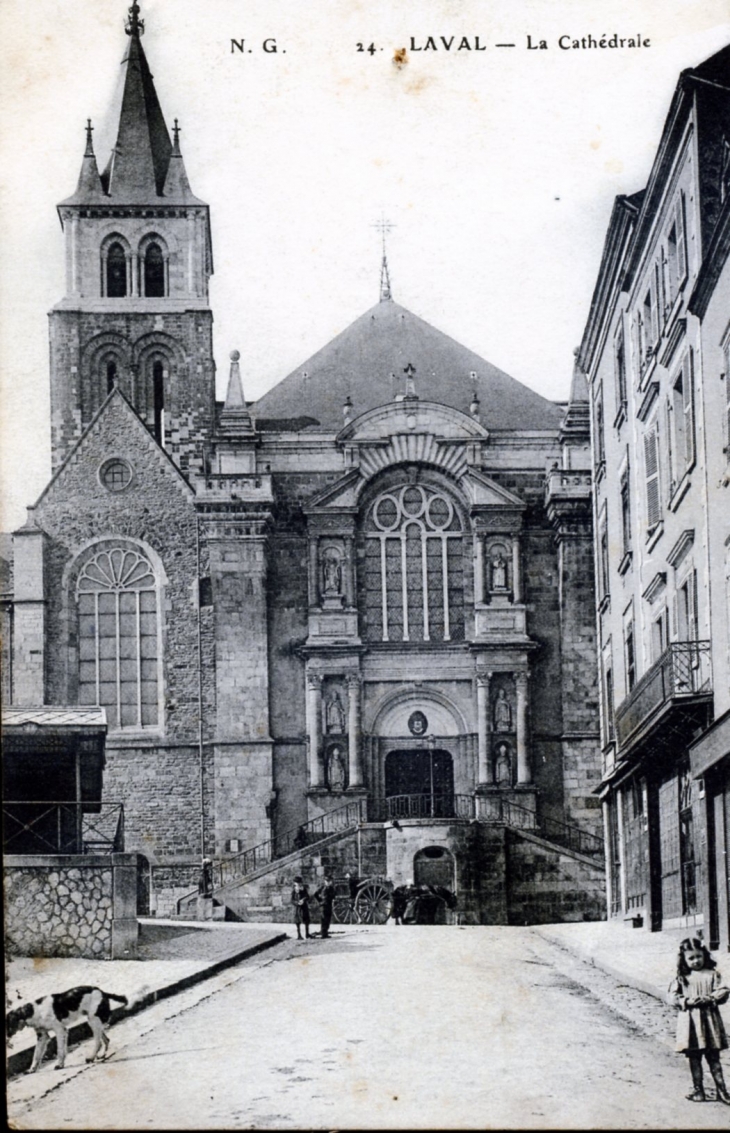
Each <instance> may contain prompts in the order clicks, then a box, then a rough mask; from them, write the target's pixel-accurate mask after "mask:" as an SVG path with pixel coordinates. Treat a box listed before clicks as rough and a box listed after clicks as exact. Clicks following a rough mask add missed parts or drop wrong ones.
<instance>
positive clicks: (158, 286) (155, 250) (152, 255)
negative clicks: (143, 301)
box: [144, 244, 165, 299]
mask: <svg viewBox="0 0 730 1133" xmlns="http://www.w3.org/2000/svg"><path fill="white" fill-rule="evenodd" d="M144 293H145V295H146V296H147V298H149V299H160V298H162V296H164V294H165V260H164V257H163V255H162V249H161V248H160V245H159V244H149V245H148V246H147V251H146V252H145V256H144Z"/></svg>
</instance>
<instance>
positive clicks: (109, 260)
mask: <svg viewBox="0 0 730 1133" xmlns="http://www.w3.org/2000/svg"><path fill="white" fill-rule="evenodd" d="M106 293H107V297H108V298H109V299H121V298H123V297H124V296H125V295H126V294H127V257H126V255H125V253H124V248H123V247H122V245H121V244H118V243H116V242H115V243H114V244H112V245H111V246H110V248H109V251H108V252H107V256H106Z"/></svg>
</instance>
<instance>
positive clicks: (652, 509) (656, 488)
mask: <svg viewBox="0 0 730 1133" xmlns="http://www.w3.org/2000/svg"><path fill="white" fill-rule="evenodd" d="M644 469H645V472H646V526H647V529H648V530H649V531H653V530H654V528H655V527H656V525H657V524H658V523H659V521H660V519H661V517H662V505H661V494H660V483H659V424H658V422H655V423H654V424H653V425H652V426H651V428H650V429H649V430H648V432H646V433H645V434H644Z"/></svg>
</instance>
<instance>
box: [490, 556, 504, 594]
mask: <svg viewBox="0 0 730 1133" xmlns="http://www.w3.org/2000/svg"><path fill="white" fill-rule="evenodd" d="M506 589H507V560H506V559H505V557H504V555H503V554H502V552H501V551H497V554H496V555H495V556H494V558H493V559H492V590H506Z"/></svg>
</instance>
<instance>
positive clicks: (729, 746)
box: [689, 711, 730, 779]
mask: <svg viewBox="0 0 730 1133" xmlns="http://www.w3.org/2000/svg"><path fill="white" fill-rule="evenodd" d="M689 754H690V760H691V764H692V774H693V776H694V777H695V779H699V778H700V777H701V776H702V775H706V774H707V772H708V771H709V770H710V768H711V767H714V766H715V764H716V763H719V762H720V760H722V759H726V758H728V757H729V756H730V711H728V712H726V713H725V714H724V715H723V716H720V717H719V718H718V719H717V720H715V723H714V724H713V725H712V726H711V727H710V728H708V729H707V731H706V732H704V733H703V734H702V736H700V738H699V739H698V740H697V741H696V742H695V743H693V744H691V746H690V749H689Z"/></svg>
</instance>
